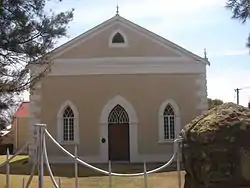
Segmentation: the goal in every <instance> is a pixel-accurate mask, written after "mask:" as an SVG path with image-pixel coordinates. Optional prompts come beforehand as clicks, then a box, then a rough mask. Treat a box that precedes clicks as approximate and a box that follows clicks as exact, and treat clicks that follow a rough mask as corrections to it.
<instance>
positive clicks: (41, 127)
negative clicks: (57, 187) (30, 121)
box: [35, 124, 46, 188]
mask: <svg viewBox="0 0 250 188" xmlns="http://www.w3.org/2000/svg"><path fill="white" fill-rule="evenodd" d="M35 128H36V130H37V136H38V137H37V138H38V140H37V141H38V147H37V149H38V150H37V154H38V155H37V158H38V164H37V165H38V188H44V187H43V176H44V169H43V167H44V166H43V165H44V162H43V155H44V139H45V132H44V130H45V128H46V125H45V124H35Z"/></svg>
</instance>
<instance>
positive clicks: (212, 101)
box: [208, 98, 223, 109]
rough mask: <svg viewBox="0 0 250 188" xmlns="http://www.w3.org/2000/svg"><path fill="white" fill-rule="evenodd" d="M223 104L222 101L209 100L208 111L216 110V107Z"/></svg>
mask: <svg viewBox="0 0 250 188" xmlns="http://www.w3.org/2000/svg"><path fill="white" fill-rule="evenodd" d="M221 104H223V101H222V100H220V99H210V98H208V109H211V108H214V107H215V106H219V105H221Z"/></svg>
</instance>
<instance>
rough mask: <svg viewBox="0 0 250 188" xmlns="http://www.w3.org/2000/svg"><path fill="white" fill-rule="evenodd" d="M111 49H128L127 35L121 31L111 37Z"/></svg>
mask: <svg viewBox="0 0 250 188" xmlns="http://www.w3.org/2000/svg"><path fill="white" fill-rule="evenodd" d="M109 46H110V47H126V46H128V39H127V36H126V34H125V33H124V32H123V31H122V30H120V29H117V30H115V31H114V32H113V33H112V34H111V35H110V37H109Z"/></svg>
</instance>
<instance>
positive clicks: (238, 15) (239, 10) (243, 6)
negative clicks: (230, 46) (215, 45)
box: [226, 0, 250, 48]
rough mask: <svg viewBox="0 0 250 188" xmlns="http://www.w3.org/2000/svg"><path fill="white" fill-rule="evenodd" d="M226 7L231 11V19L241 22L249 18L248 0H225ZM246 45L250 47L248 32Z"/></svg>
mask: <svg viewBox="0 0 250 188" xmlns="http://www.w3.org/2000/svg"><path fill="white" fill-rule="evenodd" d="M226 8H228V9H230V10H231V11H232V13H233V16H232V18H233V19H237V20H240V21H241V22H242V23H243V24H244V23H246V22H247V20H248V19H249V18H250V0H227V2H226ZM246 46H247V47H248V48H250V34H249V36H248V41H247V44H246Z"/></svg>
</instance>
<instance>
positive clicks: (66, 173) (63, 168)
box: [0, 158, 176, 178]
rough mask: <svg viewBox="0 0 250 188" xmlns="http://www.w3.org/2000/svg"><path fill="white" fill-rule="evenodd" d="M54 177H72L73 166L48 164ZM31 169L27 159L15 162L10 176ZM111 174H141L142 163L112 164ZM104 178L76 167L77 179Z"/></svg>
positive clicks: (2, 170) (0, 170)
mask: <svg viewBox="0 0 250 188" xmlns="http://www.w3.org/2000/svg"><path fill="white" fill-rule="evenodd" d="M93 165H94V166H95V167H98V168H101V169H103V170H106V171H108V164H93ZM161 165H163V163H148V164H147V170H152V169H155V168H158V167H160V166H161ZM50 167H51V169H52V172H53V174H54V176H58V177H68V178H72V177H74V176H75V175H74V172H75V169H74V164H73V163H72V164H50ZM31 168H32V163H29V162H28V158H25V159H20V160H16V161H14V162H11V163H10V174H13V175H30V173H31ZM175 170H176V163H173V164H172V165H171V166H170V167H167V168H165V169H163V170H161V171H160V172H169V171H175ZM112 172H117V173H138V172H143V164H142V163H133V164H129V163H114V164H112ZM5 173H6V167H1V168H0V174H5ZM35 175H37V169H36V170H35ZM44 175H45V176H48V175H49V173H48V170H47V167H46V165H44ZM97 176H99V177H100V176H105V175H104V174H102V173H99V172H96V171H94V170H92V169H90V168H88V167H85V166H82V165H80V164H79V165H78V177H97Z"/></svg>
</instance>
